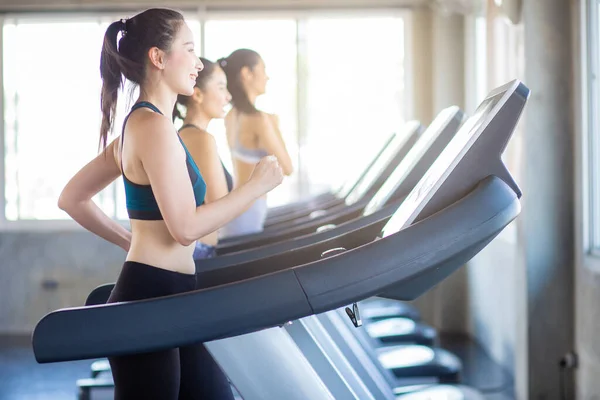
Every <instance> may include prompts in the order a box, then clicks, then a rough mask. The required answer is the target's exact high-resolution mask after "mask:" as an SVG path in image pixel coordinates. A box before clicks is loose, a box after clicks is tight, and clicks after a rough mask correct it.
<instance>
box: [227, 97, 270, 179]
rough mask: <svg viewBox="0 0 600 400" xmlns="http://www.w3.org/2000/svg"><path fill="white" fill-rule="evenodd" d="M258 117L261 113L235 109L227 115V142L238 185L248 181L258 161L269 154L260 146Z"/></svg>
mask: <svg viewBox="0 0 600 400" xmlns="http://www.w3.org/2000/svg"><path fill="white" fill-rule="evenodd" d="M258 118H261V115H260V114H259V113H257V114H243V113H239V112H237V110H235V109H232V110H231V111H230V112H229V113H228V114H227V116H226V117H225V130H226V132H227V143H228V144H229V149H230V152H231V159H232V163H233V169H234V175H235V182H236V186H237V185H240V184H243V183H244V182H246V181H247V180H248V179H249V178H250V176H251V175H252V171H253V170H254V166H255V165H256V163H257V162H258V161H260V159H261V158H263V157H265V156H267V155H269V153H268V151H267V150H266V149H264V148H261V147H259V146H260V145H261V143H260V140H259V138H260V136H259V132H258V131H257V128H259V127H260V126H259V125H260V124H259V123H258V122H257V119H258Z"/></svg>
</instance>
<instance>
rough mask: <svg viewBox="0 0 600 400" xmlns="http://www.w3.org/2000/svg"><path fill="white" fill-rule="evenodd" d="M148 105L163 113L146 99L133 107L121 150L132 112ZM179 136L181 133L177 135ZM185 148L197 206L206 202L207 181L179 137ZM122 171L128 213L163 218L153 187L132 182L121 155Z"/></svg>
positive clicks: (138, 217)
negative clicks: (126, 173) (127, 175)
mask: <svg viewBox="0 0 600 400" xmlns="http://www.w3.org/2000/svg"><path fill="white" fill-rule="evenodd" d="M142 107H146V108H149V109H151V110H152V111H154V112H157V113H159V114H161V115H163V114H162V113H161V112H160V110H159V109H158V108H157V107H156V106H155V105H154V104H151V103H148V102H146V101H141V102H139V103H136V104H134V105H133V107H132V108H131V111H130V112H129V114H128V115H127V117H126V118H125V121H123V132H122V133H121V151H122V149H123V141H124V137H125V124H126V123H127V120H128V119H129V116H130V115H131V113H132V112H134V111H135V110H137V109H138V108H142ZM177 136H179V135H177ZM179 141H180V142H181V145H182V146H183V149H184V150H185V154H186V158H185V163H186V165H187V170H188V174H189V176H190V181H191V182H192V188H193V189H194V198H195V199H196V207H198V206H199V205H201V204H202V203H204V195H205V194H206V183H205V182H204V179H203V178H202V175H200V171H199V170H198V166H197V165H196V163H195V162H194V159H193V158H192V156H191V155H190V153H189V151H188V149H187V147H185V144H184V143H183V141H182V140H181V138H179ZM121 173H122V174H123V183H124V184H125V203H126V205H127V214H128V215H129V218H131V219H141V220H145V221H158V220H162V219H163V217H162V214H161V213H160V210H159V208H158V204H157V203H156V198H155V197H154V193H153V192H152V187H150V185H140V184H137V183H135V182H131V181H130V180H129V179H127V177H126V176H125V171H123V158H122V157H121Z"/></svg>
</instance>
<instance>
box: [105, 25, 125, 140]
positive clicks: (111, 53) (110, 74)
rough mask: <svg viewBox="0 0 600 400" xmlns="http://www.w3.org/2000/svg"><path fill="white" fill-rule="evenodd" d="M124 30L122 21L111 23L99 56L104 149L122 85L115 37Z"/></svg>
mask: <svg viewBox="0 0 600 400" xmlns="http://www.w3.org/2000/svg"><path fill="white" fill-rule="evenodd" d="M123 30H124V23H123V22H122V21H116V22H113V23H112V24H110V25H109V26H108V29H106V33H105V34H104V43H103V44H102V53H101V55H100V78H102V93H101V94H100V104H101V106H100V107H101V109H102V125H100V146H101V147H102V148H103V149H104V148H105V147H106V142H107V140H108V132H109V131H110V130H111V129H112V126H113V122H114V120H115V111H116V108H117V98H118V95H119V88H120V87H121V85H122V83H123V77H122V76H121V66H120V65H119V53H118V50H117V36H118V35H119V32H121V31H123Z"/></svg>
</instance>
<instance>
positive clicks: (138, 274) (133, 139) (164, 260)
mask: <svg viewBox="0 0 600 400" xmlns="http://www.w3.org/2000/svg"><path fill="white" fill-rule="evenodd" d="M119 33H121V38H120V39H119V40H118V43H117V38H118V35H119ZM193 37H194V35H193V34H192V31H191V30H190V28H189V27H188V26H187V24H186V23H185V21H184V19H183V16H182V15H181V14H180V13H178V12H176V11H172V10H169V9H159V8H153V9H149V10H146V11H144V12H142V13H140V14H138V15H136V16H134V17H132V18H130V19H126V20H120V21H116V22H113V23H112V24H110V25H109V27H108V29H107V30H106V33H105V36H104V44H103V47H102V54H101V58H100V74H101V77H102V94H101V109H102V125H101V128H100V143H101V146H102V147H103V149H104V151H102V153H101V154H99V155H98V156H97V157H96V158H94V159H93V160H92V161H91V162H89V163H88V164H87V165H86V166H84V167H83V168H82V169H81V170H80V171H79V172H78V173H77V174H76V175H75V176H74V177H73V178H72V179H71V180H70V181H69V182H68V183H67V185H66V187H65V188H64V189H63V192H62V193H61V196H60V199H59V207H60V208H61V209H63V210H64V211H66V212H67V213H68V214H69V215H70V216H71V217H72V218H73V219H74V220H75V221H77V222H78V223H79V224H81V225H82V226H83V227H85V228H86V229H88V230H89V231H91V232H93V233H95V234H96V235H98V236H100V237H102V238H104V239H106V240H108V241H110V242H112V243H114V244H116V245H118V246H120V247H122V248H123V249H125V250H126V251H127V258H126V261H125V263H124V265H123V268H122V269H121V272H120V274H119V277H118V279H117V283H116V285H115V288H114V289H113V291H112V293H111V296H110V298H109V300H108V301H109V302H121V301H133V300H142V299H147V298H155V297H162V296H169V295H173V294H177V293H182V292H186V291H192V290H194V289H195V287H196V275H195V265H194V261H193V259H192V253H193V251H194V243H195V241H196V240H197V239H199V238H201V237H205V236H206V235H208V234H210V233H211V232H214V231H216V230H218V229H219V228H221V227H222V226H223V225H225V224H226V223H228V222H230V221H231V220H232V219H233V218H235V217H237V216H238V215H239V214H240V212H241V211H240V210H244V209H245V208H246V207H248V206H249V205H250V204H252V202H254V201H255V200H256V199H258V198H260V197H262V196H264V194H265V193H267V192H268V191H270V190H272V189H273V188H275V187H276V186H277V185H279V184H280V183H281V181H282V179H283V174H282V172H281V168H280V167H279V165H278V163H277V160H276V158H275V157H265V158H263V159H261V160H260V161H259V162H258V164H257V166H256V168H255V169H254V171H253V172H252V174H251V175H250V178H249V179H248V181H247V183H245V184H243V185H238V187H237V188H235V189H234V190H232V191H231V193H229V194H228V195H226V196H225V197H223V198H221V199H219V200H216V201H214V202H211V203H208V204H204V196H205V194H206V186H205V183H204V180H203V178H202V175H201V174H200V173H199V170H198V167H197V165H196V164H195V163H194V160H193V159H192V158H191V156H190V155H189V152H188V151H187V149H186V147H185V145H184V144H183V142H182V141H181V139H180V138H179V135H178V133H177V131H176V129H175V127H174V126H173V122H172V115H171V114H172V111H173V107H174V105H175V102H176V100H177V95H179V94H185V95H192V94H193V93H194V86H195V85H196V77H197V76H198V72H199V71H201V70H202V63H201V62H200V60H199V59H198V57H197V56H196V54H195V51H194V39H193ZM123 77H124V78H126V79H127V80H129V81H130V82H133V83H134V84H137V85H139V89H140V91H139V93H140V95H139V98H138V99H137V101H136V103H135V104H134V106H133V107H132V109H131V112H130V113H129V115H128V116H127V118H126V119H125V121H124V122H123V129H122V132H121V136H120V138H117V139H115V140H113V141H111V142H110V144H108V146H107V142H108V135H109V133H110V132H111V130H112V128H113V126H112V125H113V121H114V115H115V109H116V104H117V97H118V92H119V88H120V87H121V86H122V82H123ZM121 175H122V176H123V181H124V185H125V194H126V203H127V212H128V214H129V218H130V223H131V233H129V232H128V231H127V230H126V229H124V228H123V227H122V226H121V225H120V224H118V223H117V222H116V221H114V220H112V219H111V218H110V217H108V216H107V215H106V214H104V213H103V212H102V211H101V210H100V208H98V207H97V206H96V205H95V204H94V202H93V201H92V198H93V197H94V195H96V193H98V192H99V191H101V190H102V189H104V188H105V187H106V186H107V185H109V184H110V183H111V182H113V181H114V180H115V179H116V178H117V177H119V176H121ZM207 306H210V305H207ZM174 312H176V310H174ZM174 328H176V327H174ZM109 362H110V365H111V370H112V374H113V378H114V382H115V399H117V400H123V399H160V400H176V399H179V400H182V399H205V400H206V399H211V400H212V399H214V400H217V399H218V400H222V399H228V400H232V399H233V394H232V392H231V389H230V386H229V383H228V380H227V378H226V376H225V375H224V374H223V372H222V371H221V369H220V367H219V366H218V365H217V364H216V362H215V361H214V360H213V358H212V357H211V355H210V354H209V353H208V351H207V350H206V348H205V347H204V345H203V344H201V343H199V344H196V345H190V346H186V347H181V348H175V349H171V350H164V351H156V352H151V353H144V354H132V355H120V356H115V357H109Z"/></svg>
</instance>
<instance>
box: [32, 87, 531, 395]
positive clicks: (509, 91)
mask: <svg viewBox="0 0 600 400" xmlns="http://www.w3.org/2000/svg"><path fill="white" fill-rule="evenodd" d="M528 97H529V89H528V88H527V87H526V86H525V85H524V84H523V83H521V82H520V81H518V80H515V81H512V82H509V83H507V84H505V85H503V86H501V87H499V88H497V89H495V90H493V91H492V92H490V93H489V94H488V96H487V97H486V98H485V99H484V100H483V101H482V102H481V104H480V105H479V106H478V108H477V109H476V111H475V112H474V114H473V115H472V116H470V117H467V116H465V115H464V114H463V113H462V112H461V110H460V109H459V108H458V107H454V106H453V107H449V108H447V109H444V110H442V111H441V112H440V113H439V115H437V117H436V118H435V120H434V121H433V122H432V123H431V124H430V125H429V127H427V128H426V129H424V128H423V127H422V126H421V125H420V124H419V123H417V122H409V123H407V124H406V125H405V127H404V128H403V129H402V130H401V131H400V132H398V133H396V134H394V135H392V136H390V137H389V138H388V140H386V142H385V145H384V146H383V147H382V148H381V150H380V151H379V153H378V154H377V156H376V157H375V158H374V159H373V160H372V162H370V164H369V165H368V166H367V168H366V169H365V170H364V171H363V172H362V173H361V174H360V176H356V177H355V178H354V179H351V180H349V181H348V182H347V183H346V184H345V185H343V186H342V187H341V188H339V189H338V190H336V191H332V192H327V193H323V194H320V195H317V196H315V197H312V198H310V199H306V200H303V201H300V202H297V203H293V204H286V205H284V206H280V207H277V208H273V209H270V210H269V213H268V218H267V222H266V224H265V229H264V231H263V232H261V233H259V234H252V235H245V236H238V237H233V238H228V239H226V240H223V241H222V242H221V243H220V244H219V247H218V251H217V252H218V256H217V257H215V258H214V259H208V260H198V261H197V264H196V269H197V275H198V278H197V281H198V285H199V287H198V288H197V290H195V291H193V292H187V293H183V294H178V295H173V296H167V297H161V298H156V299H150V300H144V301H134V302H122V303H111V304H106V301H107V299H108V296H109V295H110V291H111V290H112V287H113V284H106V285H102V286H100V287H97V288H96V289H94V290H93V291H92V292H91V293H90V295H89V297H88V299H87V301H86V304H85V306H83V307H74V308H67V309H60V310H56V311H53V312H51V313H49V314H47V315H46V316H44V317H43V318H42V319H41V320H40V321H39V322H38V324H37V325H36V328H35V330H34V333H33V338H32V343H33V349H34V354H35V357H36V359H37V361H38V362H39V363H51V362H60V361H69V360H82V359H90V360H96V361H94V362H93V363H92V372H91V374H92V375H91V377H90V378H87V379H81V380H80V381H78V386H79V388H80V394H79V396H80V399H91V398H93V397H94V396H96V394H95V393H99V392H103V391H106V390H108V393H110V387H111V386H112V380H111V379H112V378H111V374H110V370H109V366H108V363H107V361H106V357H108V356H113V355H123V354H134V353H142V352H149V351H156V350H163V349H169V348H174V347H179V346H185V345H189V344H192V343H198V342H204V343H206V347H207V348H208V350H209V351H210V352H211V354H212V355H213V357H214V358H215V359H216V361H217V362H218V363H219V365H220V366H221V368H222V369H223V371H224V372H225V373H226V374H227V376H228V378H229V380H230V382H231V385H232V388H233V389H234V393H235V394H236V396H237V397H238V398H239V399H244V400H270V399H274V400H275V399H278V400H279V399H286V400H306V399H311V400H321V399H337V400H346V399H348V400H350V399H359V400H368V399H373V400H376V399H377V400H379V399H382V400H383V399H385V400H392V399H396V400H415V399H438V398H439V399H446V400H447V399H453V400H454V399H456V400H458V399H465V400H475V399H483V398H484V397H483V395H482V394H481V393H480V392H478V391H477V390H475V389H473V388H469V387H467V386H465V385H461V384H460V382H461V362H460V360H459V359H458V358H457V357H456V356H455V355H453V354H451V353H450V352H448V351H445V350H444V349H441V348H439V347H436V332H435V330H434V329H433V328H431V327H429V326H427V325H425V324H423V323H420V322H419V313H418V312H417V310H415V309H414V308H413V307H412V306H410V305H408V304H407V303H406V301H410V300H414V299H415V298H417V297H419V296H420V295H422V294H423V293H425V292H427V291H428V290H430V289H431V288H433V287H434V286H435V285H436V284H438V283H439V282H441V281H442V280H444V279H445V278H446V277H448V276H449V275H450V274H452V273H453V272H454V271H456V270H457V269H458V268H460V267H461V266H463V265H464V264H465V263H466V262H467V261H469V260H470V259H471V258H472V257H474V256H475V255H476V254H477V253H478V252H480V251H481V250H482V249H483V248H484V247H485V246H487V244H488V243H490V241H492V240H493V239H494V238H495V237H496V236H497V235H498V234H499V233H500V232H501V231H502V230H503V229H504V228H505V227H506V226H507V225H508V224H509V223H511V222H512V221H513V220H514V219H515V218H516V217H517V216H518V215H519V213H520V209H521V208H520V198H521V191H520V189H519V187H518V186H517V184H516V183H515V181H514V180H513V177H512V176H511V174H510V172H509V171H508V169H507V168H506V166H505V165H504V163H503V162H502V158H501V155H502V153H503V151H504V149H505V148H506V145H507V143H508V141H509V139H510V137H511V136H512V134H513V131H514V129H515V126H516V125H517V123H518V121H519V118H520V116H521V114H522V112H523V109H524V107H525V104H526V102H527V99H528ZM93 388H103V390H93V391H92V390H90V389H93ZM108 398H110V397H108Z"/></svg>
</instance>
